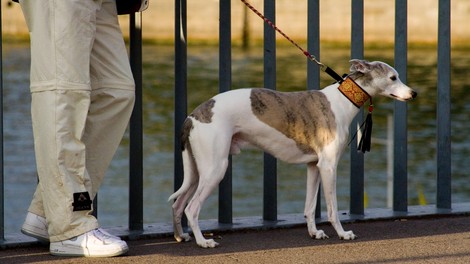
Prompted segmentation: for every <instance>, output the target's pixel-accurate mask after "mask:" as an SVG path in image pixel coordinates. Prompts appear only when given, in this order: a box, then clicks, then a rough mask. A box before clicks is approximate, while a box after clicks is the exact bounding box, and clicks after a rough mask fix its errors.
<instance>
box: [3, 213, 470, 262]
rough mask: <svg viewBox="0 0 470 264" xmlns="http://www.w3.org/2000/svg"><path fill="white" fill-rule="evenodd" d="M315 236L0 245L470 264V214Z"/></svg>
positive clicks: (19, 256) (205, 257) (256, 234)
mask: <svg viewBox="0 0 470 264" xmlns="http://www.w3.org/2000/svg"><path fill="white" fill-rule="evenodd" d="M319 227H320V228H322V229H323V230H324V231H325V232H326V233H327V234H329V235H330V239H327V240H312V239H310V238H309V236H308V235H307V230H306V227H295V228H287V229H275V230H264V231H244V232H242V231H239V232H238V231H237V232H223V233H215V234H206V236H208V235H212V236H213V237H214V238H215V239H216V240H217V241H218V242H219V243H220V245H221V246H219V247H218V248H215V249H202V248H198V247H197V246H196V244H195V242H194V241H192V242H190V243H176V242H175V241H174V240H173V239H172V238H171V237H164V238H159V239H142V240H134V241H128V244H129V247H130V251H129V253H128V254H127V255H125V256H121V257H116V258H104V259H93V258H61V257H53V256H51V255H49V253H48V247H47V246H37V245H36V246H29V247H21V248H10V249H5V250H0V263H2V264H6V263H172V264H173V263H198V264H202V263H257V264H258V263H282V264H291V263H470V216H455V217H437V218H422V219H409V220H394V221H369V222H360V223H352V224H344V227H345V229H346V230H353V231H354V232H355V233H356V234H357V235H358V236H359V239H357V240H354V241H341V240H339V239H338V238H337V237H336V235H335V233H334V230H333V229H332V227H331V226H330V225H329V224H321V225H319Z"/></svg>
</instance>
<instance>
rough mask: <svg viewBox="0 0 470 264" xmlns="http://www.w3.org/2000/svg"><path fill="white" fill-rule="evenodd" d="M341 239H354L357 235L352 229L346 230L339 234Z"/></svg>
mask: <svg viewBox="0 0 470 264" xmlns="http://www.w3.org/2000/svg"><path fill="white" fill-rule="evenodd" d="M339 238H340V239H341V240H354V239H356V238H357V236H356V235H355V234H354V233H353V232H352V231H346V232H344V233H343V234H341V235H339Z"/></svg>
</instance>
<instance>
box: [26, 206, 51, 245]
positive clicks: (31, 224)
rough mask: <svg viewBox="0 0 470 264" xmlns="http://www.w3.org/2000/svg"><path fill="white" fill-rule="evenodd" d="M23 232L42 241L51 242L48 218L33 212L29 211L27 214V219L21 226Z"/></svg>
mask: <svg viewBox="0 0 470 264" xmlns="http://www.w3.org/2000/svg"><path fill="white" fill-rule="evenodd" d="M21 233H23V234H25V235H27V236H30V237H34V238H36V239H38V240H40V241H42V242H49V233H47V221H46V218H44V217H42V216H39V215H36V214H33V213H31V212H28V214H27V215H26V220H25V221H24V224H23V226H22V227H21Z"/></svg>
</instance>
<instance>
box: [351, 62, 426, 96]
mask: <svg viewBox="0 0 470 264" xmlns="http://www.w3.org/2000/svg"><path fill="white" fill-rule="evenodd" d="M350 62H351V68H350V71H351V73H350V74H349V76H350V77H351V78H352V79H353V80H354V81H355V82H356V83H357V84H359V85H360V86H361V87H362V89H364V90H366V91H367V93H369V95H370V96H374V95H383V96H387V97H390V98H393V99H397V100H399V101H408V100H410V99H413V98H415V97H416V96H417V95H418V94H417V93H416V92H415V91H414V90H413V89H411V88H410V87H408V86H406V85H405V84H404V83H402V82H401V81H400V78H399V77H398V72H397V71H396V70H395V69H394V68H392V67H391V66H390V65H388V64H386V63H384V62H380V61H374V62H368V61H365V60H357V59H353V60H351V61H350Z"/></svg>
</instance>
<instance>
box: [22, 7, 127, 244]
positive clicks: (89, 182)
mask: <svg viewBox="0 0 470 264" xmlns="http://www.w3.org/2000/svg"><path fill="white" fill-rule="evenodd" d="M20 3H21V6H22V9H23V13H24V16H25V19H26V22H27V24H28V27H29V30H30V37H31V95H32V104H31V113H32V123H33V135H34V146H35V154H36V165H37V171H38V175H39V184H38V186H37V189H36V192H35V194H34V197H33V200H32V202H31V205H30V208H29V211H30V212H32V213H34V214H37V215H40V216H43V217H45V218H46V219H47V222H48V226H49V229H48V231H49V236H50V240H51V242H55V241H61V240H66V239H69V238H72V237H75V236H77V235H80V234H83V233H85V232H88V231H90V230H93V229H95V228H97V227H98V222H97V220H96V219H95V218H94V217H93V216H92V215H91V212H92V209H91V204H90V203H89V202H90V201H91V200H93V198H94V197H95V195H96V193H97V191H98V189H99V187H100V185H101V183H102V181H103V177H104V175H105V172H106V170H107V168H108V166H109V164H110V162H111V160H112V157H113V155H114V153H115V151H116V149H117V147H118V146H119V143H120V141H121V139H122V135H123V134H124V132H125V129H126V127H127V124H128V121H129V117H130V115H131V112H132V109H133V105H134V80H133V77H132V72H131V69H130V66H129V60H128V57H127V52H126V47H125V44H124V41H123V38H122V33H121V30H120V27H119V24H118V20H117V14H116V4H115V0H20Z"/></svg>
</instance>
